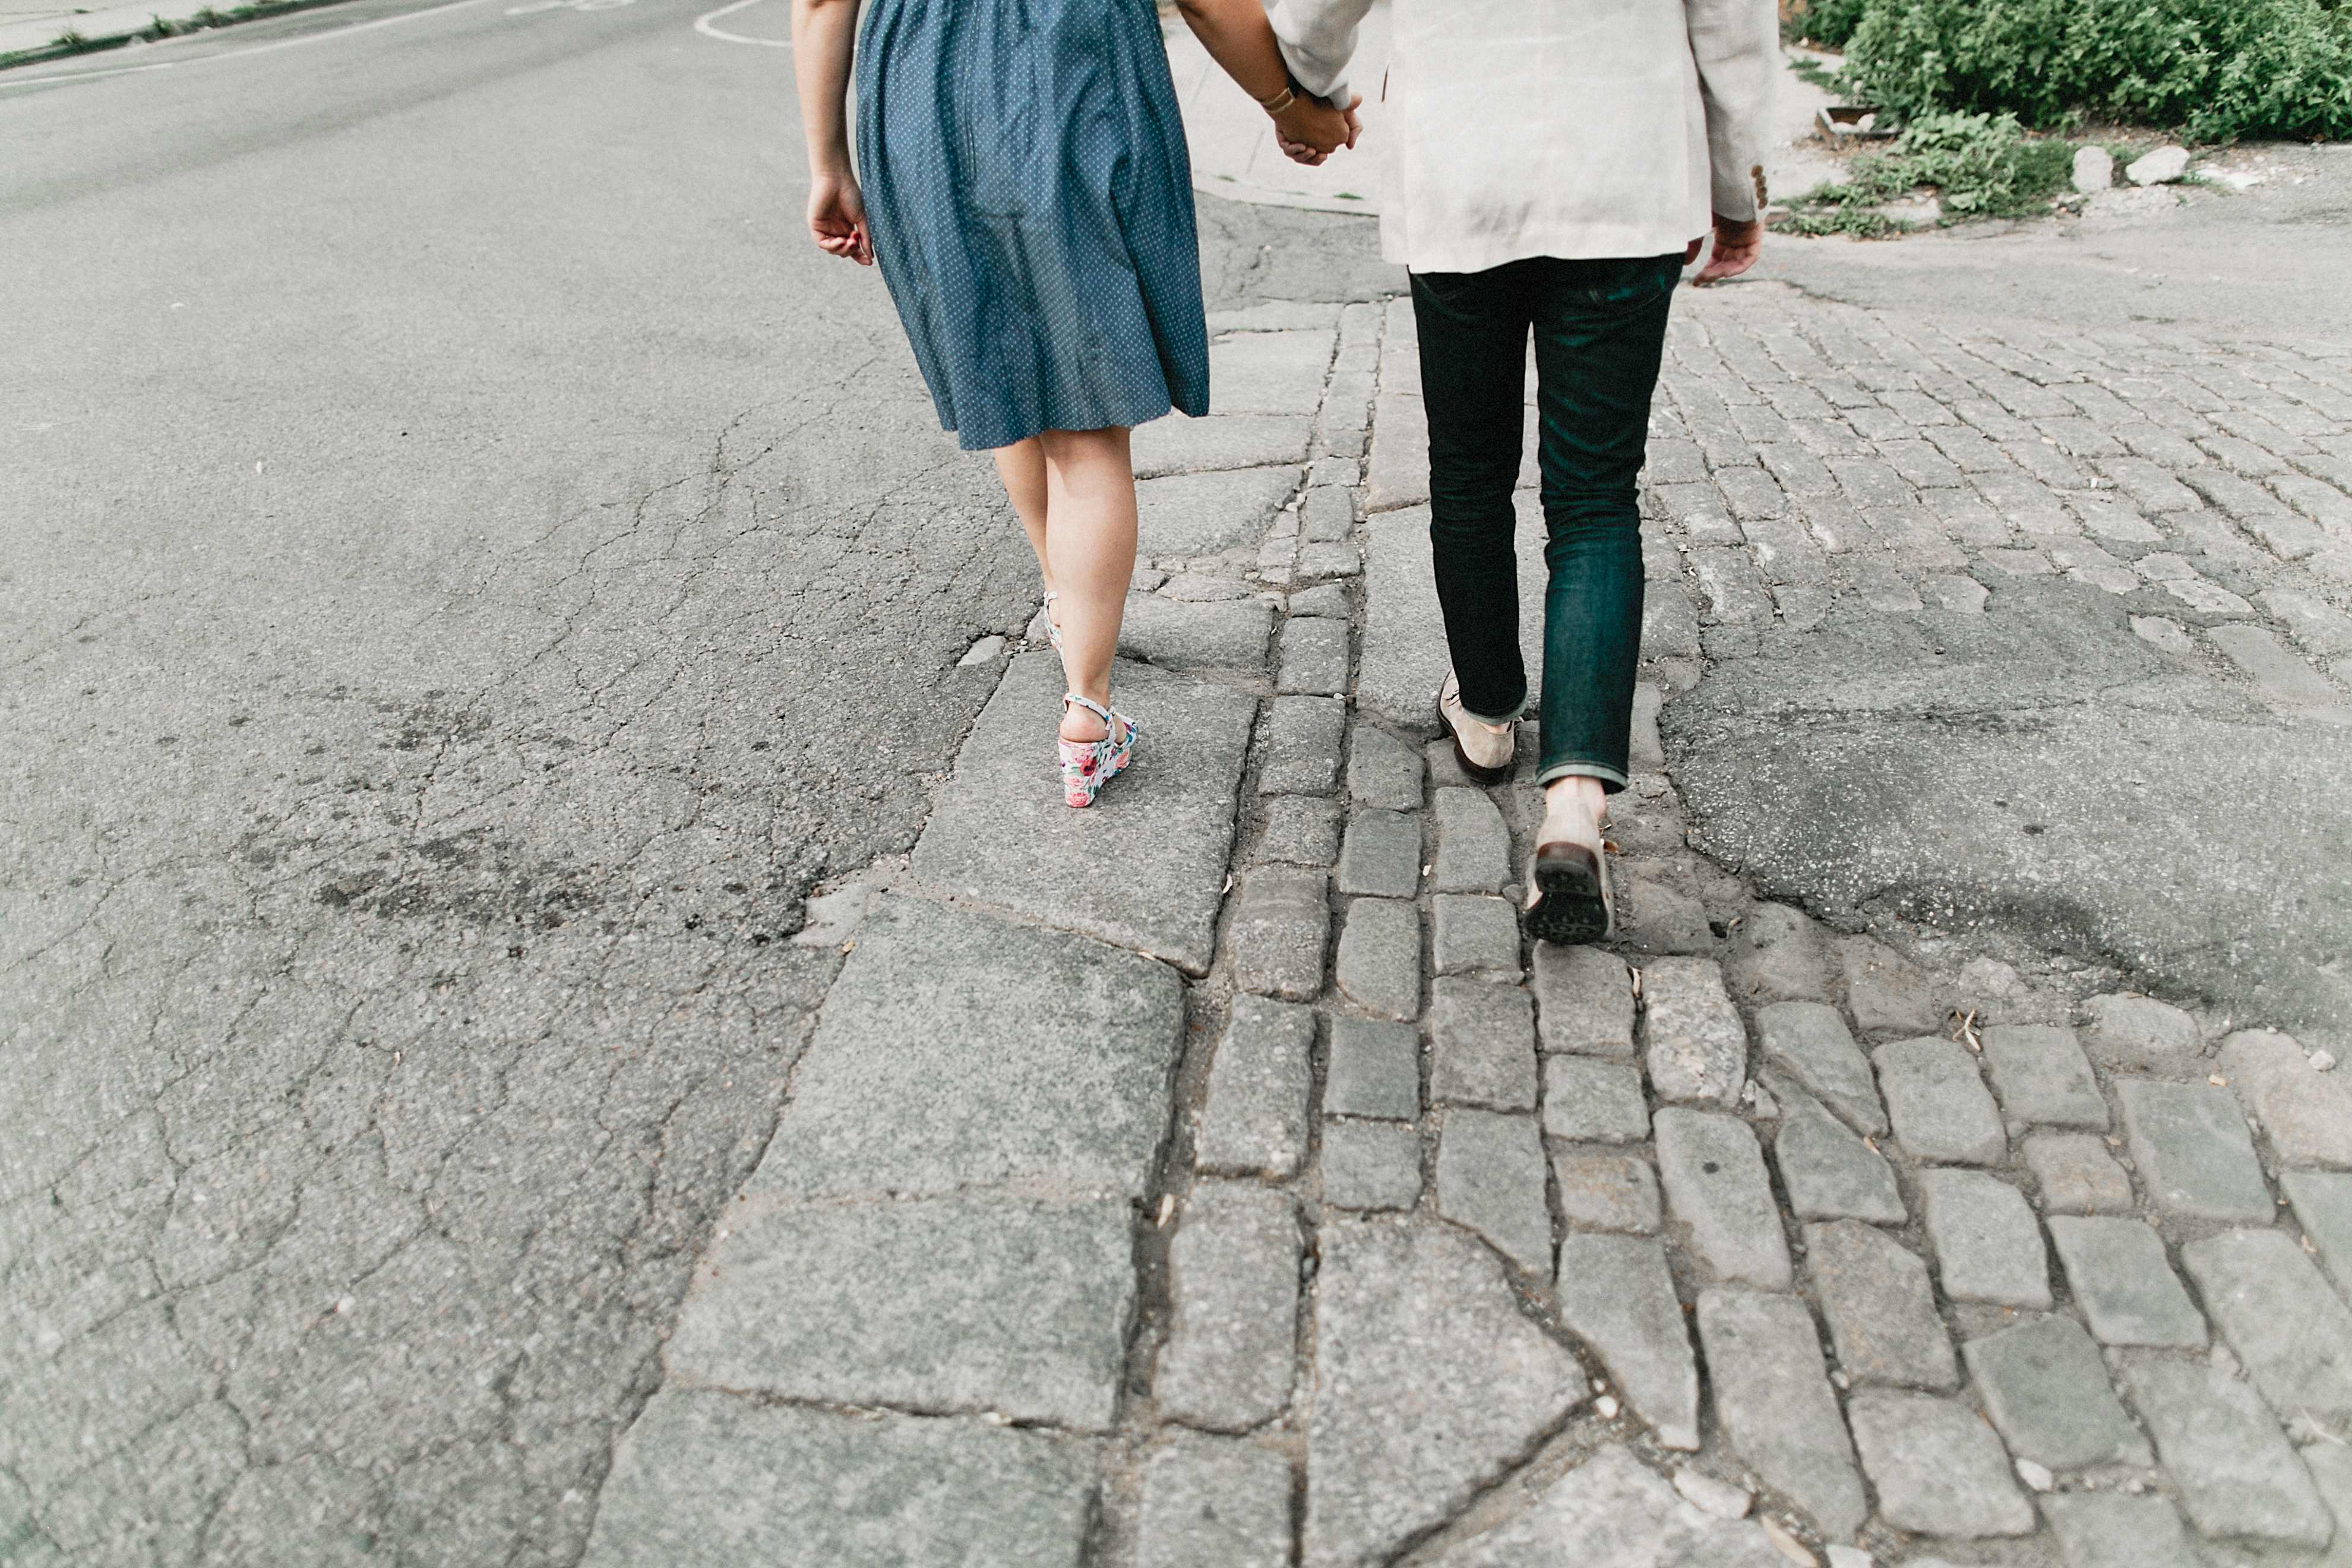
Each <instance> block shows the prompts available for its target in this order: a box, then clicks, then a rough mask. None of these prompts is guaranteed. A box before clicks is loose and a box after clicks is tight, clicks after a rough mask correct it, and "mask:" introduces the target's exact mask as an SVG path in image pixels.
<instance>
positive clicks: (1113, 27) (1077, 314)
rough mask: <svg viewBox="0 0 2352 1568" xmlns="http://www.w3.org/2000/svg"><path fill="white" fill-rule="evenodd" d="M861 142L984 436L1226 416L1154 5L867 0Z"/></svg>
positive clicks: (948, 401)
mask: <svg viewBox="0 0 2352 1568" xmlns="http://www.w3.org/2000/svg"><path fill="white" fill-rule="evenodd" d="M857 158H858V177H859V181H860V184H862V186H863V188H864V191H865V196H866V219H867V225H868V227H869V229H870V230H871V232H872V234H873V237H874V253H875V258H876V259H877V261H879V262H880V264H881V267H882V276H883V279H884V280H885V281H886V282H887V283H888V285H889V287H890V298H891V300H893V301H894V302H895V303H896V304H897V305H898V316H899V319H900V320H901V321H904V322H905V323H906V326H907V336H908V338H909V339H910V340H912V342H913V343H914V347H915V360H916V363H918V364H919V365H920V366H921V368H922V372H923V380H924V381H925V382H926V383H927V384H929V387H930V389H931V397H932V399H933V401H934V402H936V403H937V404H938V405H939V411H940V424H941V425H943V426H946V427H947V428H948V429H950V430H952V431H954V432H955V433H956V437H957V439H958V440H959V441H960V442H961V445H962V446H963V447H964V448H965V449H966V450H967V451H978V450H983V449H986V448H989V447H1007V446H1011V445H1012V444H1013V442H1015V441H1020V440H1024V439H1025V438H1027V437H1031V436H1034V435H1036V434H1037V433H1038V432H1039V431H1041V430H1098V429H1101V428H1103V427H1105V426H1112V425H1127V426H1133V425H1140V424H1142V423H1143V422H1144V421H1145V420H1147V419H1156V418H1158V417H1159V416H1161V415H1163V414H1165V413H1167V412H1168V411H1169V410H1170V409H1171V407H1174V408H1181V409H1182V410H1183V411H1184V412H1185V413H1187V414H1190V415H1196V416H1197V415H1201V414H1205V413H1206V412H1208V406H1209V337H1208V325H1207V322H1206V321H1205V320H1204V318H1203V316H1202V305H1201V253H1200V242H1199V239H1198V237H1197V236H1196V235H1195V233H1194V230H1193V226H1192V163H1191V160H1190V158H1189V157H1188V156H1187V154H1186V153H1185V149H1184V126H1183V121H1182V120H1181V118H1180V117H1179V115H1178V113H1177V109H1176V89H1175V84H1174V83H1173V82H1172V81H1171V79H1170V78H1169V74H1168V48H1167V45H1166V43H1165V42H1164V41H1163V40H1162V39H1161V37H1160V19H1159V16H1158V14H1157V12H1156V11H1155V10H1154V8H1153V5H1152V0H867V6H866V18H865V21H864V23H863V25H862V26H861V27H860V29H859V33H858V47H857Z"/></svg>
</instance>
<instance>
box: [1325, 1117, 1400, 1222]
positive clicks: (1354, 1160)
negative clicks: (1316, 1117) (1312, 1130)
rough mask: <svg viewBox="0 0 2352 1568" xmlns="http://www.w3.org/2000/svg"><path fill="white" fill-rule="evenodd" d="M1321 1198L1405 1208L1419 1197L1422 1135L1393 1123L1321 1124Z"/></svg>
mask: <svg viewBox="0 0 2352 1568" xmlns="http://www.w3.org/2000/svg"><path fill="white" fill-rule="evenodd" d="M1323 1201H1324V1202H1325V1203H1327V1204H1328V1205H1331V1206H1332V1207H1333V1208H1340V1209H1409V1208H1411V1207H1412V1205H1414V1204H1416V1203H1418V1202H1420V1201H1421V1134H1420V1133H1418V1132H1416V1131H1413V1129H1412V1127H1410V1126H1408V1125H1406V1124H1404V1123H1402V1122H1397V1121H1326V1122H1324V1123H1323Z"/></svg>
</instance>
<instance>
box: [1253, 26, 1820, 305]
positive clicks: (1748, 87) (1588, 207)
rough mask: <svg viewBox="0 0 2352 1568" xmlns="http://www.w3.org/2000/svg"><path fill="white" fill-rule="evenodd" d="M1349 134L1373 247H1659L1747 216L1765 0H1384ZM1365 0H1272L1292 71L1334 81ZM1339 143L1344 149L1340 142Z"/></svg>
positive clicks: (1400, 258) (1332, 92)
mask: <svg viewBox="0 0 2352 1568" xmlns="http://www.w3.org/2000/svg"><path fill="white" fill-rule="evenodd" d="M1390 3H1391V12H1392V14H1391V17H1390V37H1391V45H1390V51H1389V66H1388V70H1387V74H1386V76H1385V77H1384V78H1383V79H1380V80H1369V79H1368V80H1365V81H1361V82H1358V83H1356V84H1354V87H1353V90H1355V91H1359V92H1361V93H1362V94H1363V95H1364V96H1365V98H1367V99H1369V100H1378V102H1379V110H1378V120H1377V121H1376V123H1375V125H1374V127H1373V128H1372V129H1371V130H1370V131H1368V132H1366V142H1368V143H1370V145H1369V146H1368V147H1367V151H1371V150H1373V149H1374V148H1377V149H1378V152H1379V154H1380V157H1381V175H1382V178H1381V255H1382V256H1383V257H1385V258H1387V259H1388V260H1390V261H1395V262H1402V263H1403V264H1404V265H1405V266H1407V267H1410V268H1412V269H1413V270H1415V271H1417V272H1483V271H1485V270H1486V268H1490V267H1499V266H1501V265H1503V264H1504V263H1505V262H1507V261H1517V260H1520V259H1522V258H1527V257H1530V256H1559V257H1570V258H1574V257H1597V256H1663V255H1664V254H1666V253H1667V252H1668V251H1678V250H1680V249H1682V247H1684V245H1685V244H1686V243H1687V242H1688V241H1690V240H1692V239H1695V238H1696V237H1698V236H1700V235H1703V234H1705V233H1706V231H1707V228H1708V226H1709V222H1708V213H1709V210H1710V209H1712V210H1713V211H1714V212H1717V213H1720V214H1721V215H1722V216H1725V217H1727V218H1732V219H1735V220H1742V221H1744V220H1746V219H1749V218H1752V217H1755V216H1757V215H1758V213H1759V211H1760V210H1761V208H1762V205H1763V203H1764V200H1765V193H1764V154H1765V146H1766V142H1767V137H1768V129H1769V124H1770V117H1771V93H1772V82H1773V79H1774V76H1775V75H1776V73H1777V72H1778V70H1779V68H1780V21H1779V12H1778V7H1777V5H1775V0H1390ZM1370 8H1371V0H1273V4H1272V5H1271V8H1270V11H1269V16H1270V17H1271V19H1272V21H1273V23H1274V30H1275V33H1276V37H1279V38H1280V39H1281V41H1282V52H1283V54H1284V56H1285V58H1287V59H1288V61H1289V62H1290V69H1291V73H1292V74H1293V75H1294V76H1296V77H1297V79H1298V80H1299V82H1300V83H1301V84H1302V85H1303V86H1305V87H1306V88H1307V90H1309V91H1310V92H1316V93H1319V94H1323V95H1325V96H1338V95H1339V94H1343V93H1345V92H1347V91H1349V90H1350V88H1349V82H1348V80H1347V70H1348V63H1349V58H1350V57H1351V56H1352V55H1353V54H1354V53H1355V49H1356V29H1357V26H1358V24H1359V23H1360V22H1361V21H1362V20H1363V17H1364V14H1365V12H1367V11H1368V10H1370ZM1339 155H1340V156H1341V157H1347V156H1350V155H1351V154H1348V153H1341V154H1339Z"/></svg>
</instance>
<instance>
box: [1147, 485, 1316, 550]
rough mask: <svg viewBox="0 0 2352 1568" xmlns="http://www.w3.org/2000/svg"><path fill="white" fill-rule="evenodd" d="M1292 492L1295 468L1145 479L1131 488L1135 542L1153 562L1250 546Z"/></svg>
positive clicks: (1263, 535) (1262, 537)
mask: <svg viewBox="0 0 2352 1568" xmlns="http://www.w3.org/2000/svg"><path fill="white" fill-rule="evenodd" d="M1297 488H1298V466H1297V464H1296V463H1283V464H1276V466H1274V467H1272V468H1233V469H1228V470H1225V471H1223V472H1211V473H1205V474H1171V475H1168V476H1167V477H1165V478H1162V479H1146V480H1144V481H1143V482H1142V483H1140V484H1139V485H1137V486H1136V487H1135V505H1136V516H1137V536H1136V543H1137V545H1138V547H1139V551H1140V552H1141V553H1143V554H1144V555H1147V556H1154V557H1157V556H1161V555H1176V556H1190V555H1213V554H1215V553H1216V552H1219V551H1221V550H1231V549H1234V548H1235V547H1236V546H1239V545H1244V544H1255V543H1256V542H1258V541H1260V540H1262V539H1264V538H1265V531H1266V529H1267V527H1268V526H1269V525H1270V524H1271V523H1272V522H1273V521H1274V514H1275V513H1276V511H1278V510H1281V508H1282V503H1283V502H1284V501H1286V500H1289V499H1290V492H1291V491H1292V490H1294V489H1297Z"/></svg>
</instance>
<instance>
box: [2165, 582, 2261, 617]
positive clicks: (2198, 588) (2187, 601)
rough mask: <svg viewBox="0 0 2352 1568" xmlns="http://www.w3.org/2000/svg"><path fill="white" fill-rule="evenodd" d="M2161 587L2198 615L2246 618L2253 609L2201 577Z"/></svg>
mask: <svg viewBox="0 0 2352 1568" xmlns="http://www.w3.org/2000/svg"><path fill="white" fill-rule="evenodd" d="M2163 586H2164V591H2165V592H2166V593H2168V594H2169V595H2172V596H2173V597H2174V598H2176V599H2178V600H2179V601H2180V602H2181V603H2182V604H2184V605H2188V606H2189V608H2190V609H2192V610H2195V611H2196V612H2197V613H2198V614H2200V615H2205V616H2246V615H2252V613H2253V608H2254V607H2253V606H2252V605H2250V604H2248V603H2246V601H2245V600H2243V599H2242V598H2240V597H2238V595H2235V594H2232V593H2231V592H2230V590H2228V589H2227V588H2223V587H2221V586H2218V585H2217V584H2212V583H2209V582H2207V581H2206V580H2205V579H2204V578H2202V577H2181V578H2173V579H2170V580H2168V581H2167V582H2166V583H2165V584H2163Z"/></svg>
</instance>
